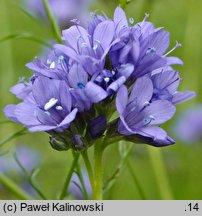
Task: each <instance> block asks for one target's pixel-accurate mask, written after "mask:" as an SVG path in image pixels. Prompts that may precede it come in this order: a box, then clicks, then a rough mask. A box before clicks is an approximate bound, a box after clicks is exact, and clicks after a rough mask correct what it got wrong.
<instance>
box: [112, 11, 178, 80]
mask: <svg viewBox="0 0 202 216" xmlns="http://www.w3.org/2000/svg"><path fill="white" fill-rule="evenodd" d="M147 17H148V15H146V16H145V19H144V20H143V21H142V22H140V23H137V24H135V25H134V26H129V24H128V21H127V18H126V15H125V12H124V11H123V10H122V9H121V8H119V7H118V8H117V9H116V10H115V12H114V23H115V29H116V37H118V38H120V42H119V43H118V44H116V45H115V47H114V48H112V50H111V52H110V55H111V61H112V64H113V65H114V66H117V65H119V64H124V63H126V62H127V63H131V64H133V65H134V72H133V74H132V77H133V78H137V77H141V76H143V75H145V74H149V73H151V72H152V71H153V70H155V69H158V68H161V67H164V66H167V65H172V64H182V61H181V60H180V59H178V58H176V57H167V55H168V54H170V53H171V51H173V50H174V49H172V50H171V51H169V52H168V53H166V54H165V52H166V50H167V49H168V46H169V43H170V41H169V37H170V34H169V32H167V31H165V30H162V29H161V28H157V29H155V28H154V26H153V24H152V23H149V22H146V19H147ZM132 24H133V23H132ZM177 46H180V44H178V43H177V45H176V47H177Z"/></svg>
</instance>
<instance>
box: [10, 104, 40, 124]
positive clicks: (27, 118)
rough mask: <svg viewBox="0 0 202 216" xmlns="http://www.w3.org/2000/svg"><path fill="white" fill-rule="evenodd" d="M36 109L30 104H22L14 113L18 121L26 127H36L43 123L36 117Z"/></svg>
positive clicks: (17, 106)
mask: <svg viewBox="0 0 202 216" xmlns="http://www.w3.org/2000/svg"><path fill="white" fill-rule="evenodd" d="M35 109H36V107H35V106H34V105H32V104H28V103H20V104H18V105H16V109H15V111H14V113H15V115H16V117H17V119H18V121H19V122H20V123H22V124H24V125H25V126H28V127H29V126H35V125H40V124H41V123H40V122H39V121H38V120H37V118H36V116H35Z"/></svg>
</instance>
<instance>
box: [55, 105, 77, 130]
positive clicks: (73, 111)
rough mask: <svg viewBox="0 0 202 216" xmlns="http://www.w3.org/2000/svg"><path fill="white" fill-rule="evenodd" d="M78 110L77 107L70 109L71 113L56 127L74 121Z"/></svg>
mask: <svg viewBox="0 0 202 216" xmlns="http://www.w3.org/2000/svg"><path fill="white" fill-rule="evenodd" d="M77 112H78V109H77V108H75V109H73V110H72V111H71V113H69V114H68V115H67V116H66V117H65V119H64V120H63V121H62V122H61V123H60V124H59V125H58V127H62V126H66V125H68V124H69V123H71V122H72V121H74V119H75V118H76V114H77Z"/></svg>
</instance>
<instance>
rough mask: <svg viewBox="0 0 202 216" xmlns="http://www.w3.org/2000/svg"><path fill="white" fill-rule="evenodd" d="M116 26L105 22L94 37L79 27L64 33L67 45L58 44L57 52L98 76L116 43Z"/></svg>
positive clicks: (95, 32) (95, 31)
mask: <svg viewBox="0 0 202 216" xmlns="http://www.w3.org/2000/svg"><path fill="white" fill-rule="evenodd" d="M114 33H115V26H114V23H113V21H111V20H105V21H103V22H101V23H99V24H98V25H97V26H96V28H95V30H94V33H93V35H89V33H88V31H87V30H86V29H84V28H83V27H81V26H79V25H74V26H72V27H71V28H69V29H67V30H64V31H63V37H62V38H63V40H64V41H65V44H66V45H61V44H56V45H55V48H56V50H59V51H61V52H63V53H64V54H65V55H66V56H68V57H70V58H72V59H74V60H75V61H76V62H78V63H79V64H81V65H82V67H83V68H84V69H85V71H86V72H87V73H88V74H90V75H94V74H98V73H99V72H101V71H102V69H103V67H104V64H105V57H106V55H107V54H108V52H109V50H110V48H111V46H112V45H113V44H114V43H116V41H114V40H113V39H114Z"/></svg>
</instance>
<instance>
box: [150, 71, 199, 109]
mask: <svg viewBox="0 0 202 216" xmlns="http://www.w3.org/2000/svg"><path fill="white" fill-rule="evenodd" d="M151 80H152V82H153V86H154V94H153V98H152V100H159V99H162V100H168V101H171V102H172V103H173V104H174V105H176V104H179V103H182V102H184V101H187V100H190V99H192V98H193V97H195V96H196V93H195V92H193V91H182V92H179V91H177V89H178V86H179V84H180V76H179V74H178V72H177V71H174V70H165V71H164V70H163V71H161V72H160V73H157V74H154V75H152V76H151Z"/></svg>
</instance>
